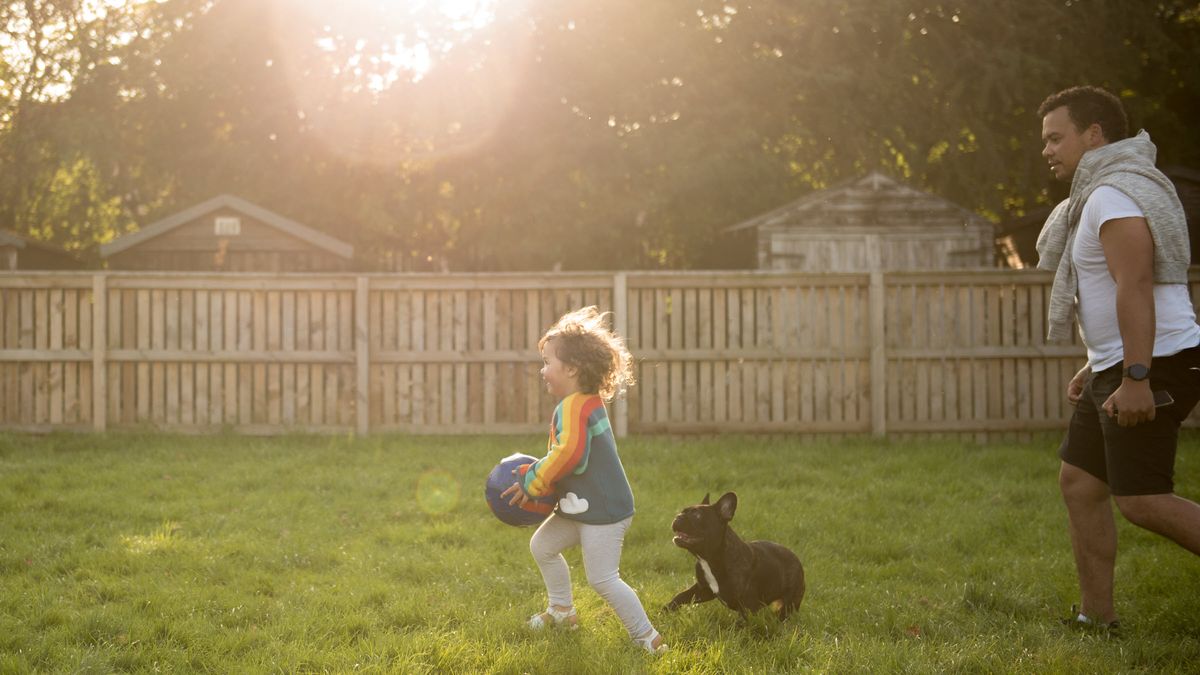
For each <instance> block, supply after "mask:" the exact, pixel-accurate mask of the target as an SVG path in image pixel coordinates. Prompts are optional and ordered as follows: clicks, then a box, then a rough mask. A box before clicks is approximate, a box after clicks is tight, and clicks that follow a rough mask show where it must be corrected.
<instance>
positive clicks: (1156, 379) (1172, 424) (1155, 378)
mask: <svg viewBox="0 0 1200 675" xmlns="http://www.w3.org/2000/svg"><path fill="white" fill-rule="evenodd" d="M1194 368H1195V369H1200V346H1196V347H1192V348H1190V349H1185V350H1183V351H1181V352H1179V353H1178V354H1173V355H1171V356H1156V357H1155V358H1154V360H1153V361H1152V362H1151V364H1150V388H1151V389H1152V390H1154V391H1159V390H1166V391H1167V393H1169V394H1170V395H1171V397H1172V398H1174V399H1175V402H1174V403H1172V404H1169V405H1166V406H1163V407H1161V408H1159V409H1158V410H1156V411H1155V415H1154V420H1153V421H1151V422H1142V423H1141V424H1138V425H1135V426H1132V427H1122V426H1120V425H1118V424H1117V418H1116V417H1109V416H1108V414H1107V413H1105V412H1104V410H1103V409H1102V408H1101V407H1100V406H1102V405H1104V402H1105V401H1107V400H1108V397H1109V396H1112V393H1113V392H1114V391H1116V390H1117V387H1119V386H1121V379H1122V371H1123V370H1124V366H1123V364H1120V363H1118V364H1117V365H1115V366H1112V367H1111V368H1106V369H1104V370H1102V371H1100V372H1098V373H1092V374H1091V375H1089V376H1088V378H1087V380H1086V381H1085V382H1084V386H1083V396H1081V397H1080V398H1079V405H1077V406H1076V407H1075V414H1074V415H1072V416H1071V426H1070V427H1068V429H1067V437H1066V438H1064V439H1063V442H1062V446H1061V447H1060V448H1059V449H1058V456H1059V457H1061V458H1062V460H1063V461H1064V462H1066V463H1067V464H1070V465H1072V466H1076V467H1079V468H1080V469H1083V470H1084V471H1087V472H1088V473H1090V474H1092V475H1093V476H1095V477H1096V478H1099V479H1100V480H1102V481H1104V482H1105V483H1108V489H1109V491H1111V492H1112V494H1114V495H1120V496H1130V495H1156V494H1166V493H1169V492H1174V491H1175V480H1174V478H1175V446H1176V444H1177V441H1178V440H1179V425H1180V424H1182V423H1183V420H1184V419H1186V418H1187V416H1188V414H1189V413H1191V411H1192V408H1193V407H1195V405H1196V401H1198V400H1200V370H1193V369H1194Z"/></svg>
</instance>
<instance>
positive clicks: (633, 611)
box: [501, 307, 667, 654]
mask: <svg viewBox="0 0 1200 675" xmlns="http://www.w3.org/2000/svg"><path fill="white" fill-rule="evenodd" d="M538 349H539V351H541V353H542V361H543V362H544V364H545V365H543V366H542V379H543V380H545V382H546V389H547V390H548V391H549V392H550V393H551V394H553V395H554V397H555V398H557V399H560V401H559V404H558V406H557V407H556V408H555V409H554V417H553V419H552V420H551V424H550V441H549V443H548V445H547V449H548V451H547V453H546V456H545V457H543V458H541V459H539V460H538V461H537V462H534V463H533V464H527V465H525V466H523V467H521V468H520V469H519V470H518V472H517V474H518V480H517V482H515V483H513V484H512V486H511V487H509V488H508V489H507V490H505V491H504V493H503V494H502V495H501V497H504V498H508V497H511V499H510V503H511V504H514V505H523V504H524V503H525V502H526V501H527V500H529V499H530V498H531V497H544V496H547V495H558V498H559V499H558V506H557V507H556V508H555V510H554V513H552V514H550V517H549V518H547V519H546V520H545V522H543V523H542V525H541V527H539V528H538V529H537V531H536V532H534V533H533V538H532V539H531V540H530V541H529V550H530V551H531V552H532V553H533V558H534V560H536V561H537V565H538V568H539V569H540V570H541V572H542V579H543V581H545V583H546V592H547V594H548V595H549V596H550V602H549V606H548V607H546V611H544V612H541V613H539V614H535V615H533V616H532V617H530V619H529V626H530V627H531V628H534V629H541V628H545V627H548V626H562V627H566V628H575V627H577V626H578V622H579V618H578V617H577V616H576V614H575V607H574V605H573V602H572V599H571V573H570V570H569V569H568V567H567V561H566V559H565V558H563V556H562V551H563V550H565V549H567V548H569V547H571V546H575V545H576V544H578V545H579V546H580V547H581V548H582V552H583V566H584V570H585V571H586V573H587V580H588V583H589V584H591V586H592V588H594V589H595V590H596V592H597V593H599V594H600V596H601V597H602V598H604V600H605V601H606V602H608V604H609V605H611V606H612V608H613V610H614V611H615V612H616V614H617V616H618V617H620V619H621V623H623V624H625V630H627V631H629V635H630V637H632V638H633V640H634V642H636V643H637V644H638V645H640V646H641V647H642V648H643V649H645V650H646V651H648V652H650V653H652V654H659V653H662V652H664V651H666V649H667V646H666V644H665V643H664V642H663V638H662V636H661V635H659V633H658V631H656V630H654V626H652V625H651V624H650V618H649V617H647V616H646V610H645V609H643V608H642V603H641V601H639V600H638V597H637V593H635V592H634V590H633V589H632V588H630V587H629V585H628V584H626V583H625V582H624V581H623V580H622V579H621V575H620V572H619V571H618V569H617V568H618V565H619V564H620V561H621V545H622V543H623V541H624V539H625V532H626V531H627V530H628V529H629V524H630V523H631V522H632V521H633V492H632V491H631V490H630V488H629V481H628V479H626V477H625V469H624V468H623V467H622V466H621V459H620V458H619V457H618V456H617V444H616V441H615V440H614V439H613V432H612V428H611V427H610V426H609V422H608V411H607V410H605V408H604V401H606V400H611V399H612V398H613V397H614V396H616V395H617V394H618V393H623V392H624V390H625V388H626V387H627V386H628V385H631V384H633V358H632V357H631V356H630V355H629V351H628V350H627V349H626V348H625V344H624V342H623V341H622V340H621V338H620V337H618V336H616V335H614V334H613V333H612V332H610V331H609V330H608V329H607V328H606V327H605V326H604V316H603V315H601V314H600V312H599V311H597V309H596V308H595V307H585V308H583V309H579V310H576V311H574V312H571V313H569V314H566V315H565V316H563V317H562V318H561V319H559V320H558V323H556V324H554V326H553V327H552V328H550V330H549V331H547V332H546V334H545V335H544V336H542V339H541V341H539V342H538Z"/></svg>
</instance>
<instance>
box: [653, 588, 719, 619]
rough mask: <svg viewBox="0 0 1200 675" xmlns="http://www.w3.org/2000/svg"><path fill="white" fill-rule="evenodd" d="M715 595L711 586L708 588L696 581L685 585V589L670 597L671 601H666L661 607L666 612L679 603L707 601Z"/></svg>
mask: <svg viewBox="0 0 1200 675" xmlns="http://www.w3.org/2000/svg"><path fill="white" fill-rule="evenodd" d="M715 597H717V596H716V595H714V594H713V592H712V589H711V588H709V587H708V586H706V585H704V584H701V583H700V582H696V583H694V584H692V585H691V586H689V587H687V589H685V590H684V591H683V592H682V593H680V594H679V595H676V596H675V597H674V598H671V602H668V603H667V604H666V606H665V607H663V609H665V610H666V611H668V612H671V611H674V610H676V609H678V608H679V607H680V606H681V605H690V604H696V603H701V602H708V601H709V600H712V599H713V598H715Z"/></svg>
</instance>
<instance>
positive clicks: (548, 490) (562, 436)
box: [521, 394, 603, 497]
mask: <svg viewBox="0 0 1200 675" xmlns="http://www.w3.org/2000/svg"><path fill="white" fill-rule="evenodd" d="M601 405H603V401H601V400H600V397H599V396H594V395H587V394H571V395H570V396H568V397H566V398H564V399H563V400H562V402H561V403H559V404H558V409H557V410H556V411H555V415H554V416H555V423H554V424H553V425H552V426H551V428H550V441H549V443H548V444H547V453H546V456H545V457H543V458H541V459H539V460H538V461H536V462H534V463H533V464H530V465H528V466H527V467H525V470H524V472H523V473H522V474H521V476H522V483H521V484H522V487H524V488H525V492H527V493H528V494H529V496H531V497H545V496H548V495H551V494H554V486H555V484H556V483H558V481H560V480H562V479H563V478H564V477H566V476H569V475H571V473H572V472H578V471H581V470H582V469H584V468H586V467H587V455H588V449H589V447H590V446H591V435H590V434H589V433H588V418H589V417H590V416H591V414H592V412H594V411H595V410H596V408H597V407H599V406H601Z"/></svg>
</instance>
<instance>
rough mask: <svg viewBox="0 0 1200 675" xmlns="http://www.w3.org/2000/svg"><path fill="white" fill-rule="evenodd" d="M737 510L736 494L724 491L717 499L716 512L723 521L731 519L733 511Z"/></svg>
mask: <svg viewBox="0 0 1200 675" xmlns="http://www.w3.org/2000/svg"><path fill="white" fill-rule="evenodd" d="M734 511H737V495H736V494H734V493H732V492H726V493H725V494H723V495H721V498H720V499H718V500H717V514H718V515H720V516H721V519H722V520H724V521H725V522H727V523H728V522H729V521H731V520H733V512H734Z"/></svg>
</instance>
